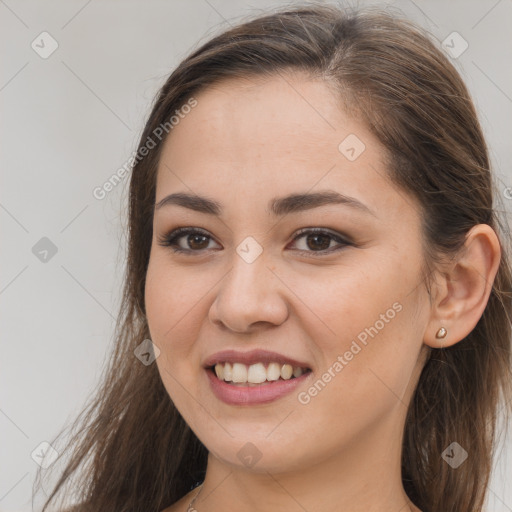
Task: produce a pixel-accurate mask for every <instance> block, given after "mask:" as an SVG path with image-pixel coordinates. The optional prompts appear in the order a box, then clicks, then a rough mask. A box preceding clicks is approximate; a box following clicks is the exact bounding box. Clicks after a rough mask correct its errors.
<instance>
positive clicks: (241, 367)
mask: <svg viewBox="0 0 512 512" xmlns="http://www.w3.org/2000/svg"><path fill="white" fill-rule="evenodd" d="M209 370H210V371H212V372H213V373H214V374H215V375H216V376H217V378H218V379H219V380H221V381H222V382H226V383H227V384H231V385H233V386H243V387H253V386H261V385H268V384H272V383H273V382H277V381H286V380H292V379H295V378H297V377H300V376H301V375H304V374H306V373H309V372H311V369H310V368H305V367H300V366H292V365H291V364H280V363H277V362H270V363H267V364H264V363H255V364H251V365H247V364H244V363H230V362H225V363H217V364H215V365H213V366H210V367H209Z"/></svg>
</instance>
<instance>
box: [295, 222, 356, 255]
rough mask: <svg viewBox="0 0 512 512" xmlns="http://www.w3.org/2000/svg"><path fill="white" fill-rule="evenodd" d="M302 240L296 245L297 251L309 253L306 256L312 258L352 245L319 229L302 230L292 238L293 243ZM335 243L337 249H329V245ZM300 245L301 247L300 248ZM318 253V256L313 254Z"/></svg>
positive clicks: (338, 236)
mask: <svg viewBox="0 0 512 512" xmlns="http://www.w3.org/2000/svg"><path fill="white" fill-rule="evenodd" d="M301 239H304V242H303V243H302V244H298V245H299V247H298V249H297V250H298V251H299V252H302V253H305V254H307V253H310V254H308V255H313V256H317V255H318V256H322V255H323V254H330V253H332V252H335V251H338V250H341V249H343V248H345V247H346V246H349V245H354V243H353V242H351V241H350V240H349V239H347V238H343V237H341V236H340V235H338V234H337V233H332V232H330V231H326V230H325V229H321V228H309V229H303V230H301V231H300V232H299V234H298V235H297V236H296V237H295V238H294V242H297V240H301ZM332 242H335V243H337V245H338V246H337V247H336V246H334V247H331V243H332ZM300 245H302V247H300ZM315 253H318V254H315Z"/></svg>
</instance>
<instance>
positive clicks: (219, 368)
mask: <svg viewBox="0 0 512 512" xmlns="http://www.w3.org/2000/svg"><path fill="white" fill-rule="evenodd" d="M215 375H217V377H218V378H219V379H220V380H224V366H222V365H221V364H216V365H215Z"/></svg>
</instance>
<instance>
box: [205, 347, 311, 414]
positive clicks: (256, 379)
mask: <svg viewBox="0 0 512 512" xmlns="http://www.w3.org/2000/svg"><path fill="white" fill-rule="evenodd" d="M203 366H204V369H205V372H206V375H207V377H208V380H209V383H210V389H211V391H212V392H213V394H214V395H215V396H216V397H217V398H218V399H219V400H221V401H223V402H224V403H227V404H229V405H245V406H247V405H257V404H265V403H268V402H272V401H274V400H277V399H279V398H281V397H283V396H285V395H288V394H290V393H291V392H292V391H293V390H295V389H296V388H297V387H298V386H299V385H301V383H304V382H305V381H307V380H309V379H310V378H311V375H313V368H312V367H311V366H309V364H307V363H304V362H302V361H298V360H295V359H292V358H289V357H287V356H283V355H281V354H278V353H276V352H269V351H263V350H253V351H251V352H238V351H234V350H227V351H223V352H219V353H217V354H215V355H213V356H211V357H209V358H208V359H207V360H206V361H205V363H204V365H203Z"/></svg>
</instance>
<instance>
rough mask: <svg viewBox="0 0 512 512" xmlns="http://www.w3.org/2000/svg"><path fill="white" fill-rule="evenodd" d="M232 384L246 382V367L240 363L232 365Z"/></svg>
mask: <svg viewBox="0 0 512 512" xmlns="http://www.w3.org/2000/svg"><path fill="white" fill-rule="evenodd" d="M232 380H233V382H247V366H245V364H242V363H233V379H232Z"/></svg>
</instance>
